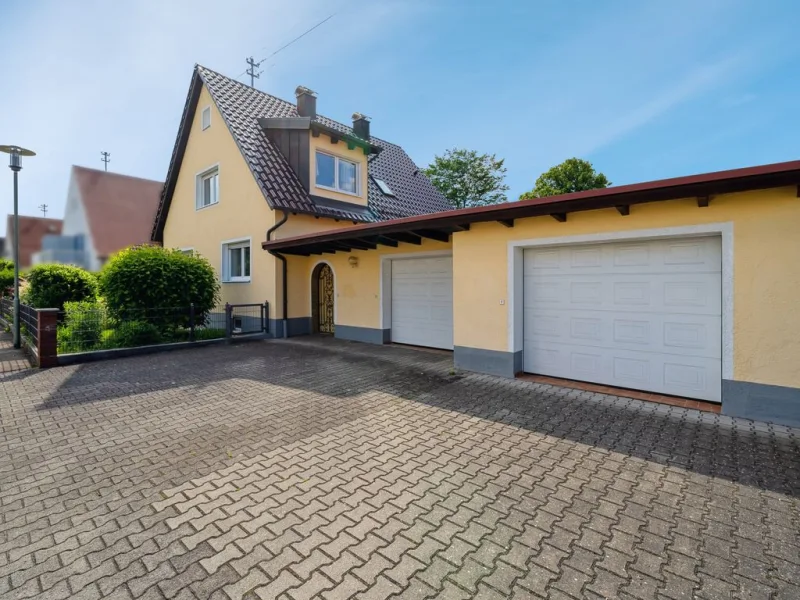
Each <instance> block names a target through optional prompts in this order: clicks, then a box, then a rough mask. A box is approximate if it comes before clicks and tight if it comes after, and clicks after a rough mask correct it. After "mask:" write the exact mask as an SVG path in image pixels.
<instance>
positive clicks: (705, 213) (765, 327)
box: [453, 187, 800, 387]
mask: <svg viewBox="0 0 800 600" xmlns="http://www.w3.org/2000/svg"><path fill="white" fill-rule="evenodd" d="M796 192H797V190H796V188H795V187H792V188H780V189H772V190H763V191H753V192H745V193H739V194H728V195H724V196H717V197H714V198H712V200H711V205H710V206H709V207H707V208H698V207H697V204H696V201H695V199H686V200H675V201H670V202H656V203H652V204H642V205H636V206H633V207H631V214H630V215H629V216H625V217H623V216H621V215H620V214H619V213H618V212H617V211H616V210H615V209H613V208H612V209H605V210H596V211H588V212H579V213H570V214H569V217H568V220H567V222H566V223H559V222H557V221H556V220H554V219H553V218H552V217H535V218H530V219H521V220H517V221H516V223H515V226H514V227H513V228H508V227H504V226H503V225H501V224H500V223H480V224H474V225H473V226H472V228H471V230H470V231H466V232H459V233H456V234H454V235H453V279H454V284H453V285H454V290H453V295H454V298H455V299H456V301H455V304H454V315H453V318H454V327H455V332H454V337H455V344H456V345H457V346H469V347H473V348H483V349H489V350H501V351H510V350H511V349H510V348H509V347H508V327H509V314H508V297H507V279H508V242H510V241H512V240H525V239H534V238H551V237H557V236H572V235H585V234H596V233H603V232H609V233H610V232H616V231H627V230H636V229H658V228H664V227H680V226H688V225H699V224H704V223H722V222H732V223H733V248H734V298H733V306H734V319H733V329H734V365H733V366H734V374H733V376H734V379H736V380H739V381H751V382H756V383H769V384H774V385H785V386H794V387H800V368H799V367H798V357H799V356H800V310H799V309H800V200H798V198H797V193H796ZM501 300H504V301H505V303H504V304H502V305H501V304H500V301H501Z"/></svg>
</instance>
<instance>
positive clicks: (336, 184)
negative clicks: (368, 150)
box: [314, 150, 361, 196]
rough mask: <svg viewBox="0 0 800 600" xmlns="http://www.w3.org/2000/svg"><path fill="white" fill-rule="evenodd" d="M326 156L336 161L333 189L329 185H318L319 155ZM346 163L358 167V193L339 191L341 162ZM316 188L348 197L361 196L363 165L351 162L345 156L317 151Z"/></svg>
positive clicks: (315, 158)
mask: <svg viewBox="0 0 800 600" xmlns="http://www.w3.org/2000/svg"><path fill="white" fill-rule="evenodd" d="M318 154H324V155H325V156H330V157H331V158H332V159H334V162H333V187H330V186H328V185H320V184H319V183H317V155H318ZM342 160H343V161H345V162H348V163H350V164H352V165H355V167H356V191H355V192H351V191H348V190H342V189H339V161H342ZM314 186H315V187H318V188H320V189H322V190H330V191H331V192H337V193H339V194H347V195H348V196H361V165H360V164H359V163H358V162H356V161H354V160H350V159H349V158H345V157H343V156H337V155H336V154H331V153H330V152H324V151H323V150H316V151H315V152H314Z"/></svg>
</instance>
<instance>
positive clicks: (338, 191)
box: [314, 183, 361, 198]
mask: <svg viewBox="0 0 800 600" xmlns="http://www.w3.org/2000/svg"><path fill="white" fill-rule="evenodd" d="M314 187H316V188H318V189H320V190H326V191H328V192H336V193H337V194H344V195H345V196H353V197H355V198H361V194H356V193H354V192H346V191H344V190H337V189H336V188H332V187H328V186H327V185H319V184H317V183H315V184H314Z"/></svg>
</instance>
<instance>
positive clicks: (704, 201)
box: [697, 196, 711, 208]
mask: <svg viewBox="0 0 800 600" xmlns="http://www.w3.org/2000/svg"><path fill="white" fill-rule="evenodd" d="M710 202H711V196H698V197H697V206H698V207H700V208H705V207H707V206H708V205H709V203H710Z"/></svg>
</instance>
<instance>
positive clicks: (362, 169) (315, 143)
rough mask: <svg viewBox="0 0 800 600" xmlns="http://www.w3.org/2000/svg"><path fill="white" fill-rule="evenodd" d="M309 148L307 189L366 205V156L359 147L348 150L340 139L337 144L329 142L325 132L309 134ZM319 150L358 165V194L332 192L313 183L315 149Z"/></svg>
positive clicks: (315, 193)
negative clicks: (317, 134) (314, 134)
mask: <svg viewBox="0 0 800 600" xmlns="http://www.w3.org/2000/svg"><path fill="white" fill-rule="evenodd" d="M309 140H310V143H309V148H310V150H309V151H310V152H311V157H310V162H309V164H310V165H311V181H310V182H309V186H310V187H309V189H310V190H311V193H312V194H314V195H315V196H323V197H324V198H331V199H332V200H340V201H342V202H350V203H352V204H360V205H362V206H366V205H367V157H366V155H365V154H364V151H363V150H362V149H361V148H355V149H353V150H350V149H348V148H347V142H343V141H340V142H339V143H338V144H334V143H333V142H331V138H330V137H329V136H327V135H325V134H320V135H319V137H314V136H313V135H309ZM317 150H321V151H322V152H326V153H327V154H333V155H335V156H339V157H341V158H346V159H347V160H350V161H352V162H354V163H357V164H358V165H359V167H358V174H359V178H360V180H361V182H360V188H359V192H360V195H359V196H353V195H352V194H343V193H341V192H332V191H331V190H328V189H325V188H320V187H317V186H316V185H315V181H316V172H317V154H316V151H317Z"/></svg>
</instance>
